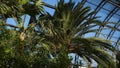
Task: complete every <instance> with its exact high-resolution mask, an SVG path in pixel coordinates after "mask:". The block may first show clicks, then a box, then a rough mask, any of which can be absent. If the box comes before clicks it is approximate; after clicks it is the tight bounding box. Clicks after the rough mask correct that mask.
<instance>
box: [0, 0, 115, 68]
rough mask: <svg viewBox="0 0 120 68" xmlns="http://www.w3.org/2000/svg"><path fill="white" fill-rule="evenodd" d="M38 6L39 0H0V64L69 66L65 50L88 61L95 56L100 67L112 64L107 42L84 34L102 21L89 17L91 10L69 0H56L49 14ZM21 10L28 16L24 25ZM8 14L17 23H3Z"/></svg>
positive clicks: (44, 67)
mask: <svg viewBox="0 0 120 68" xmlns="http://www.w3.org/2000/svg"><path fill="white" fill-rule="evenodd" d="M42 6H43V3H42V2H41V1H39V0H9V1H8V0H4V1H1V2H0V14H1V16H2V20H3V21H2V22H0V60H1V61H0V67H1V68H10V67H12V68H53V67H55V68H70V67H71V64H72V63H71V60H72V58H70V57H69V56H68V54H69V53H74V54H77V55H78V56H79V57H80V58H83V59H84V60H85V61H86V62H88V63H92V60H95V61H96V62H97V63H98V64H99V65H103V67H104V68H107V67H108V66H111V67H113V68H114V61H113V60H114V57H113V56H111V55H110V54H109V52H111V53H113V52H114V51H115V48H114V47H113V46H112V45H111V43H110V42H109V41H107V42H106V40H103V39H99V38H84V35H85V34H87V33H90V32H96V31H97V30H98V29H93V28H94V27H96V26H101V25H102V22H101V21H99V20H98V17H96V16H95V17H91V16H93V15H94V14H95V12H94V11H93V12H90V7H84V4H82V3H77V4H75V3H74V2H72V0H70V1H69V2H68V3H65V2H64V0H60V1H59V2H58V5H57V6H56V7H55V13H54V14H53V15H50V14H49V13H48V12H47V11H44V9H43V7H42ZM13 11H14V12H13ZM16 12H17V13H16ZM25 14H28V15H29V16H30V21H29V24H28V27H27V28H25V27H24V26H23V24H24V23H25V21H24V20H23V19H21V18H20V17H21V16H22V15H25ZM36 15H39V16H38V19H37V18H36ZM8 17H12V18H14V19H15V20H16V23H18V25H17V26H13V25H10V24H9V25H8V24H6V22H5V21H6V19H7V18H8ZM6 26H11V27H13V28H10V29H7V28H6ZM75 64H76V63H75Z"/></svg>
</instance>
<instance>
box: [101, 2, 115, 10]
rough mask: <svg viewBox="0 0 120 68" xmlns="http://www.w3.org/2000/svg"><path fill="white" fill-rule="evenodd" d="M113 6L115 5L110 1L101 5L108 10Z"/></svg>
mask: <svg viewBox="0 0 120 68" xmlns="http://www.w3.org/2000/svg"><path fill="white" fill-rule="evenodd" d="M114 7H115V6H113V5H112V4H110V3H106V4H105V5H104V6H103V8H105V9H107V10H109V11H111V10H113V9H114Z"/></svg>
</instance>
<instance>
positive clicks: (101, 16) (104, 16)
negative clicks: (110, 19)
mask: <svg viewBox="0 0 120 68" xmlns="http://www.w3.org/2000/svg"><path fill="white" fill-rule="evenodd" d="M108 14H109V12H108V11H106V10H104V9H101V10H100V11H99V12H98V13H97V14H96V16H100V18H99V20H101V21H104V19H105V18H106V17H107V15H108Z"/></svg>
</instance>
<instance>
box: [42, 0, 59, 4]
mask: <svg viewBox="0 0 120 68" xmlns="http://www.w3.org/2000/svg"><path fill="white" fill-rule="evenodd" d="M42 2H45V3H48V4H51V5H55V4H57V2H58V0H43V1H42Z"/></svg>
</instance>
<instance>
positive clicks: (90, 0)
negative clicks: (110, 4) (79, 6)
mask: <svg viewBox="0 0 120 68" xmlns="http://www.w3.org/2000/svg"><path fill="white" fill-rule="evenodd" d="M87 1H88V2H90V3H92V4H95V5H98V4H99V3H100V2H101V1H102V0H87Z"/></svg>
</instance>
